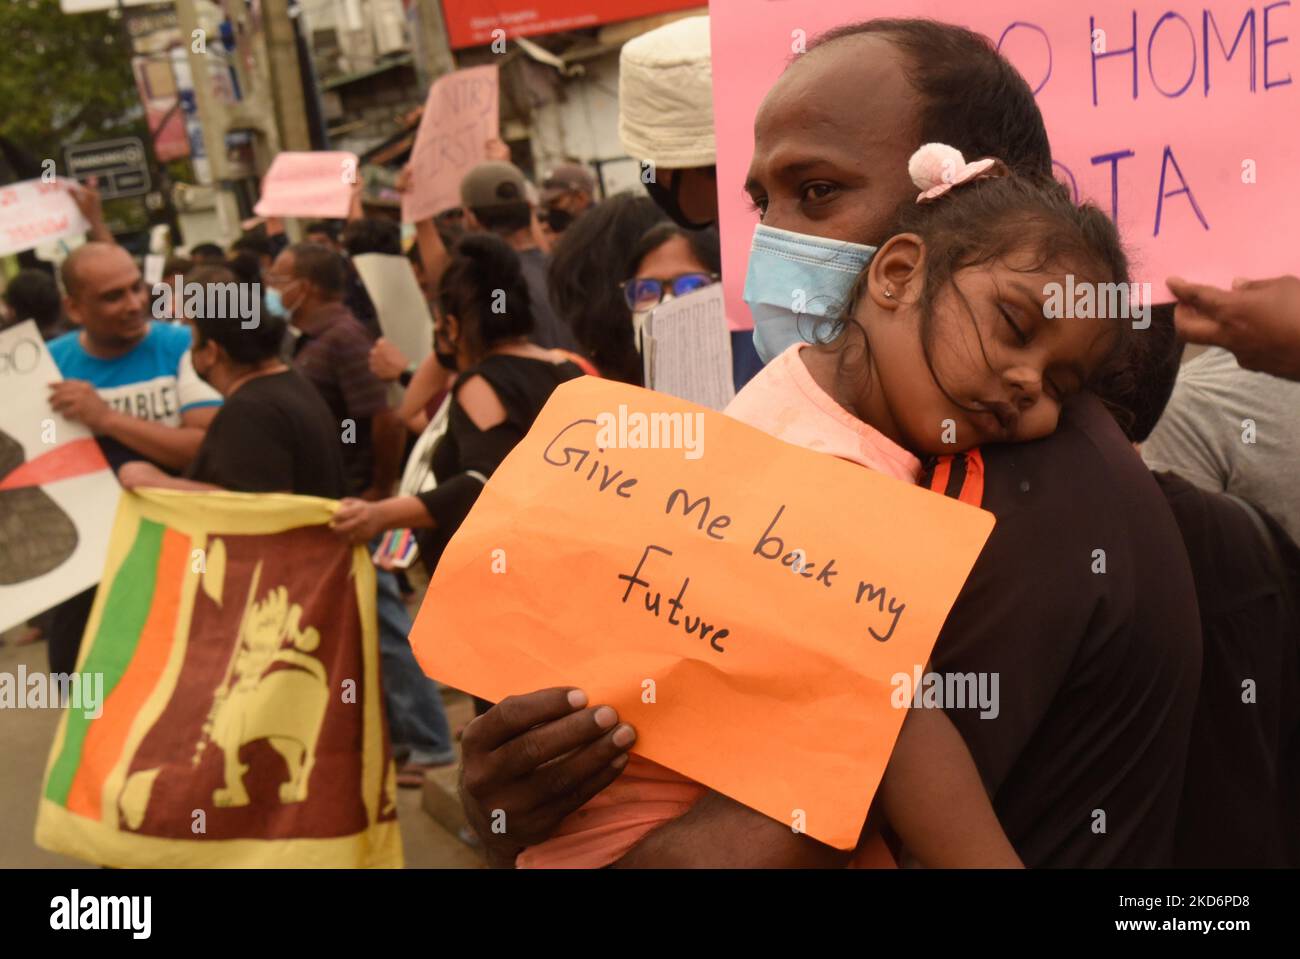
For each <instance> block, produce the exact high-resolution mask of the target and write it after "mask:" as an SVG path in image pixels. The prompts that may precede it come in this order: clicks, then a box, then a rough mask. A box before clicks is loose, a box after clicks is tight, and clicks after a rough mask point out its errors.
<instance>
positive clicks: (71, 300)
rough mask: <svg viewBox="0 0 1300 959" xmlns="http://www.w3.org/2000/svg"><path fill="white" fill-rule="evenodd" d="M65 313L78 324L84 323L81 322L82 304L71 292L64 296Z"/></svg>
mask: <svg viewBox="0 0 1300 959" xmlns="http://www.w3.org/2000/svg"><path fill="white" fill-rule="evenodd" d="M63 313H64V315H65V316H67V318H68V319H70V320H71V321H72V322H73V323H75V324H77V326H83V325H84V324H83V323H82V322H81V304H80V303H78V302H77V300H76V298H75V297H73V296H72V294H70V293H68V294H65V295H64V297H63Z"/></svg>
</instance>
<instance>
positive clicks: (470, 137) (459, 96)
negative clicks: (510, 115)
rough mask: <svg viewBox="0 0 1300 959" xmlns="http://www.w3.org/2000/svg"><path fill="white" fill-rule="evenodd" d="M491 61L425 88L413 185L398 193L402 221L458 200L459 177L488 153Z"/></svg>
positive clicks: (493, 105)
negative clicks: (425, 95)
mask: <svg viewBox="0 0 1300 959" xmlns="http://www.w3.org/2000/svg"><path fill="white" fill-rule="evenodd" d="M499 93H500V91H499V90H498V87H497V68H496V65H495V64H491V65H488V66H482V67H470V68H468V69H466V70H456V71H453V72H452V73H445V74H443V75H442V76H440V77H439V78H438V79H437V80H436V81H435V82H434V84H433V86H431V87H430V88H429V98H428V99H427V100H426V101H425V103H424V115H423V116H421V117H420V129H419V130H418V131H417V132H416V134H415V146H414V147H412V148H411V187H410V189H408V190H407V191H406V192H405V193H404V194H402V222H403V223H417V222H419V221H421V220H427V219H429V218H430V217H433V216H437V215H438V214H439V213H441V212H443V211H444V210H450V209H451V208H452V207H457V206H460V181H461V180H463V179H464V178H465V174H466V173H468V172H469V171H470V170H472V169H473V168H474V166H475V165H476V164H479V163H482V162H483V161H484V160H486V159H487V142H488V141H489V140H491V139H494V138H495V137H496V136H497V127H498V121H497V111H498V99H499Z"/></svg>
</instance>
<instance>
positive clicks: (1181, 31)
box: [709, 0, 1300, 318]
mask: <svg viewBox="0 0 1300 959" xmlns="http://www.w3.org/2000/svg"><path fill="white" fill-rule="evenodd" d="M709 14H710V17H711V19H712V31H711V36H712V46H713V99H714V102H715V103H719V104H722V103H725V104H727V109H725V110H721V109H720V110H718V111H716V113H715V117H714V122H715V124H716V128H717V140H718V196H719V204H720V215H721V226H722V253H723V277H724V282H725V283H726V284H727V307H728V315H729V316H732V317H745V318H748V316H749V313H748V311H747V310H746V309H745V308H744V305H743V301H742V299H741V292H742V290H743V287H744V279H745V263H746V259H747V257H748V252H749V244H750V238H751V236H752V234H753V225H754V223H756V222H757V219H758V216H757V214H756V213H755V212H753V211H752V210H751V209H750V208H749V206H748V205H747V202H746V195H745V193H744V190H743V188H742V187H743V183H744V181H745V174H746V170H747V169H748V167H749V162H750V157H751V154H752V151H753V145H754V136H753V127H754V116H755V113H756V112H757V109H758V106H759V103H760V102H761V101H762V99H763V97H764V96H765V95H766V93H767V91H768V90H769V89H770V88H771V86H772V84H773V83H774V82H775V81H776V80H777V78H778V77H779V76H780V75H781V73H782V71H783V70H784V69H785V68H786V65H787V64H788V63H789V61H790V60H791V58H792V55H798V54H799V53H800V52H801V51H802V50H803V49H805V46H806V44H807V43H809V42H810V41H812V40H813V39H814V38H815V37H816V36H817V34H818V33H820V32H822V31H825V30H827V29H830V28H831V27H835V26H839V25H841V24H845V23H851V22H856V21H861V20H868V19H870V18H872V17H932V18H934V19H937V20H942V21H946V22H952V23H957V24H959V25H961V26H965V27H969V28H970V29H973V30H976V31H978V32H980V33H983V34H984V35H985V36H987V37H988V38H989V39H990V40H991V41H992V42H993V43H994V44H995V45H996V46H997V47H998V48H999V49H1000V50H1001V52H1002V53H1003V54H1004V55H1005V56H1006V57H1007V58H1008V59H1009V60H1010V61H1011V62H1012V63H1013V64H1014V65H1015V66H1016V67H1017V68H1018V69H1019V70H1020V72H1021V74H1022V75H1023V76H1024V77H1025V80H1026V81H1027V82H1028V83H1029V86H1030V87H1031V89H1033V90H1034V92H1035V95H1036V98H1037V101H1038V106H1039V108H1040V109H1041V110H1042V112H1043V117H1044V119H1045V121H1046V123H1047V132H1048V136H1049V138H1050V140H1051V144H1052V155H1053V158H1054V160H1055V161H1056V162H1055V171H1056V175H1057V177H1058V179H1060V180H1061V181H1062V182H1064V183H1065V184H1067V185H1068V186H1070V187H1071V188H1072V189H1073V190H1074V191H1075V193H1076V195H1077V196H1078V197H1080V198H1083V199H1089V200H1092V201H1093V202H1094V203H1096V204H1097V205H1098V206H1100V207H1101V208H1102V209H1103V210H1106V211H1107V212H1109V213H1111V215H1112V216H1113V217H1114V218H1115V219H1116V222H1117V223H1118V225H1119V227H1120V230H1121V233H1122V234H1123V238H1124V241H1125V243H1126V244H1127V245H1128V246H1129V248H1130V251H1131V253H1132V254H1133V260H1134V264H1133V267H1134V276H1133V279H1134V281H1136V282H1142V283H1148V282H1149V283H1150V284H1151V289H1152V291H1153V295H1154V299H1155V301H1156V302H1161V301H1164V300H1169V299H1172V297H1171V296H1169V295H1168V291H1167V289H1166V288H1165V285H1164V281H1165V279H1166V278H1167V277H1168V276H1171V275H1181V276H1184V277H1187V278H1189V279H1194V280H1197V281H1203V282H1210V283H1217V284H1221V285H1224V286H1226V285H1227V284H1228V283H1229V282H1230V281H1231V279H1232V277H1234V276H1252V277H1266V276H1275V275H1277V274H1279V273H1296V272H1300V252H1297V250H1296V248H1295V245H1294V244H1285V243H1280V242H1272V241H1266V240H1265V239H1264V238H1276V237H1281V236H1286V235H1290V234H1291V233H1292V232H1293V230H1294V225H1295V222H1296V219H1297V214H1298V213H1300V191H1297V190H1296V189H1295V188H1294V173H1295V171H1296V170H1297V169H1300V124H1297V123H1295V122H1294V118H1295V117H1297V116H1300V5H1297V4H1294V3H1288V2H1285V0H1284V2H1273V3H1241V2H1220V0H1211V2H1205V0H1202V2H1199V3H1189V2H1169V3H1162V4H1159V5H1153V4H1142V3H1136V2H1134V0H1127V2H1125V0H1094V2H1093V3H1090V4H1071V3H1061V4H1040V3H1030V2H1026V0H991V2H989V3H985V4H978V5H968V6H964V7H960V8H954V7H953V5H952V4H950V3H944V2H942V0H852V2H850V0H784V2H781V3H771V2H768V0H726V2H723V3H715V4H713V5H711V6H710V9H709ZM843 108H844V109H845V110H855V111H857V113H858V115H859V116H860V117H861V118H862V122H863V123H866V124H870V123H872V104H871V98H870V97H866V98H864V99H863V100H862V102H861V103H845V104H844V105H843ZM968 159H969V158H968ZM881 175H883V174H881ZM851 239H856V240H858V241H860V242H863V243H868V242H871V241H873V240H879V239H882V238H880V237H853V238H851Z"/></svg>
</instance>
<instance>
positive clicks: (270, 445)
mask: <svg viewBox="0 0 1300 959" xmlns="http://www.w3.org/2000/svg"><path fill="white" fill-rule="evenodd" d="M339 444H340V440H339V429H338V422H337V421H336V420H335V419H334V417H333V416H332V415H331V414H330V409H329V407H328V406H326V405H325V401H324V400H323V399H321V396H320V393H319V392H317V390H316V388H315V387H314V386H312V384H311V382H310V381H308V380H307V379H306V378H305V377H303V376H302V375H301V374H300V373H298V372H296V371H295V370H286V371H285V372H283V373H272V374H269V375H267V376H258V377H255V378H253V379H251V380H248V381H247V382H246V383H244V384H243V385H242V386H240V387H239V389H237V390H235V392H234V393H232V394H231V395H230V396H228V397H226V401H225V403H223V404H222V406H221V409H220V410H219V411H218V412H217V415H216V416H215V417H214V418H213V420H212V424H211V425H210V426H209V427H208V431H207V435H205V436H204V438H203V445H202V446H200V447H199V452H198V455H197V456H196V457H195V458H194V462H193V463H191V464H190V468H189V470H188V471H186V474H185V475H186V476H188V477H190V478H191V479H195V480H198V481H199V482H202V483H212V484H214V485H216V486H221V487H223V488H225V489H231V490H237V491H239V492H244V493H273V492H290V493H298V494H300V495H303V496H324V497H326V498H328V499H338V498H339V497H341V496H343V495H345V493H346V486H345V483H344V475H343V453H342V450H341V449H340V445H339Z"/></svg>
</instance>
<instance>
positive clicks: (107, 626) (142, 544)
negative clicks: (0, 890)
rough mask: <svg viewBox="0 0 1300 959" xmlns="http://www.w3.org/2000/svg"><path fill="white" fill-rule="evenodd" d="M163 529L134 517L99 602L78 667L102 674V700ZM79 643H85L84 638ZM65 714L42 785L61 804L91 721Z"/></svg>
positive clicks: (135, 625)
mask: <svg viewBox="0 0 1300 959" xmlns="http://www.w3.org/2000/svg"><path fill="white" fill-rule="evenodd" d="M163 529H164V527H163V525H162V524H161V523H155V522H153V521H152V520H141V521H140V526H139V528H138V529H137V530H136V534H135V542H134V543H132V544H131V551H130V552H129V553H127V556H126V559H125V560H123V562H122V565H121V567H119V569H118V571H117V575H116V576H114V577H113V584H112V586H110V587H109V591H108V602H106V603H105V604H104V614H103V616H101V617H100V619H99V629H98V631H97V632H96V633H95V639H94V642H93V643H92V644H91V647H90V652H89V654H88V655H87V656H86V661H85V663H84V664H83V666H82V668H81V671H82V673H90V674H94V673H103V674H104V701H105V702H107V701H108V698H109V696H111V695H112V693H113V689H114V687H115V686H117V684H118V682H119V681H120V680H121V678H122V674H123V673H125V672H126V667H127V666H128V665H129V664H130V662H131V657H132V656H134V655H135V648H136V645H137V644H138V643H139V642H140V633H141V632H142V631H143V630H144V624H145V620H146V619H148V617H149V609H150V607H152V606H153V595H154V588H155V586H156V581H157V573H158V553H159V550H160V548H161V546H162V536H163ZM101 588H102V587H101ZM82 642H85V639H84V638H83V640H82ZM66 715H67V730H66V732H65V734H64V737H63V749H62V751H60V753H59V758H58V759H56V760H55V762H54V765H53V766H52V767H51V768H50V778H49V781H48V782H47V783H46V784H45V797H46V798H47V799H51V800H53V801H54V802H56V803H58V804H59V805H61V806H66V805H67V802H68V791H69V790H70V789H71V788H72V780H73V778H74V777H75V776H76V774H77V767H78V766H80V765H81V748H82V745H83V744H84V743H85V740H86V732H87V730H89V728H90V724H91V723H92V722H94V720H93V719H89V718H87V717H86V714H85V712H84V711H82V710H80V709H69V710H68V711H67V714H66Z"/></svg>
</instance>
